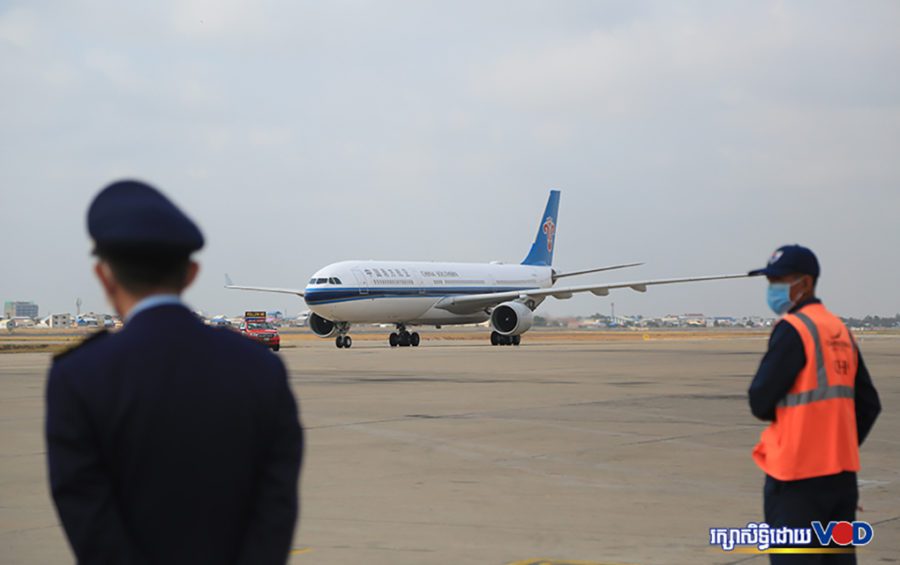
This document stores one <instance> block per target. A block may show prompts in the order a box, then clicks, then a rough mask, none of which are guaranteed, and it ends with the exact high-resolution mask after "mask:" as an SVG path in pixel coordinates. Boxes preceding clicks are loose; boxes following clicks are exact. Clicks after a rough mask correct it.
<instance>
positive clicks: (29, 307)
mask: <svg viewBox="0 0 900 565" xmlns="http://www.w3.org/2000/svg"><path fill="white" fill-rule="evenodd" d="M3 316H4V317H6V318H37V317H38V305H37V304H35V303H34V302H13V301H7V302H5V303H4V304H3Z"/></svg>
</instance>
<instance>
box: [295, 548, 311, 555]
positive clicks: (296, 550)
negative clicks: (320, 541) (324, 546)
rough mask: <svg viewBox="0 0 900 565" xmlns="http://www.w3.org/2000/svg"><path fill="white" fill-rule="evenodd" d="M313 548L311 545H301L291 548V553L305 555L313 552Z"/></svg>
mask: <svg viewBox="0 0 900 565" xmlns="http://www.w3.org/2000/svg"><path fill="white" fill-rule="evenodd" d="M312 550H313V548H311V547H300V548H297V549H292V550H291V555H303V554H304V553H312Z"/></svg>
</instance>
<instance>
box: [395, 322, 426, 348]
mask: <svg viewBox="0 0 900 565" xmlns="http://www.w3.org/2000/svg"><path fill="white" fill-rule="evenodd" d="M388 341H389V342H390V344H391V347H397V346H399V347H409V346H412V347H419V341H420V338H419V334H418V332H412V333H410V332H408V331H406V326H404V325H403V324H397V331H396V332H394V333H392V334H391V337H390V338H389V339H388Z"/></svg>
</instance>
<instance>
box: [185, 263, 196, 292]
mask: <svg viewBox="0 0 900 565" xmlns="http://www.w3.org/2000/svg"><path fill="white" fill-rule="evenodd" d="M199 273H200V263H198V262H196V261H191V262H189V263H188V269H187V277H185V279H184V287H183V288H182V290H184V289H185V288H187V287H189V286H191V285H192V284H193V283H194V280H196V278H197V275H198V274H199Z"/></svg>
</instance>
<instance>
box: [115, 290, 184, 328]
mask: <svg viewBox="0 0 900 565" xmlns="http://www.w3.org/2000/svg"><path fill="white" fill-rule="evenodd" d="M172 305H178V306H184V302H182V301H181V297H180V296H178V295H177V294H153V295H150V296H148V297H146V298H144V299H142V300H141V301H139V302H138V303H137V304H135V305H134V308H132V309H131V312H129V313H128V315H127V316H125V323H126V324H127V323H128V322H130V321H131V320H132V319H133V318H134V317H135V316H137V315H138V314H140V313H141V312H144V311H145V310H150V309H151V308H156V307H158V306H172Z"/></svg>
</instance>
